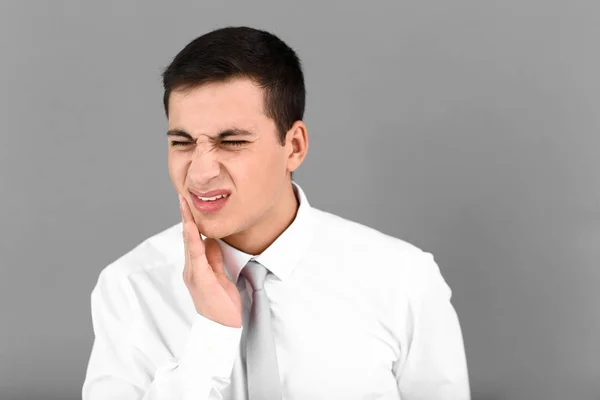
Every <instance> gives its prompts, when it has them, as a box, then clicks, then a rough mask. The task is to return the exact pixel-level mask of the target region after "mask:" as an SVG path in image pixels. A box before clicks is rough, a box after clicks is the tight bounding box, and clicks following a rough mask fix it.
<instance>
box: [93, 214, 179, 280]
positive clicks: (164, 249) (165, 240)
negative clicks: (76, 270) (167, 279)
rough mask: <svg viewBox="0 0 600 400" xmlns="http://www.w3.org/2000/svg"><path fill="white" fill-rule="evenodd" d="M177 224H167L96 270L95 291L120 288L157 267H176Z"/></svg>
mask: <svg viewBox="0 0 600 400" xmlns="http://www.w3.org/2000/svg"><path fill="white" fill-rule="evenodd" d="M182 251H183V243H182V240H181V223H178V224H176V225H173V226H170V227H168V228H166V229H164V230H162V231H160V232H157V233H155V234H153V235H152V236H150V237H148V238H146V239H144V240H143V241H141V242H140V243H138V244H137V245H136V246H135V247H133V248H132V249H131V250H129V251H127V252H126V253H125V254H123V255H121V256H120V257H118V258H117V259H115V260H114V261H112V262H111V263H109V264H108V265H106V266H105V267H104V268H103V269H102V270H101V271H100V273H99V275H98V280H97V283H96V287H95V289H94V290H95V291H100V290H102V289H104V288H106V289H124V285H127V282H128V281H129V280H130V278H131V277H133V276H139V275H146V274H149V273H151V272H154V271H155V270H157V269H168V270H170V271H173V270H176V269H177V268H178V267H179V264H181V262H183V253H182Z"/></svg>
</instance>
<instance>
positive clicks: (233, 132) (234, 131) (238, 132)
mask: <svg viewBox="0 0 600 400" xmlns="http://www.w3.org/2000/svg"><path fill="white" fill-rule="evenodd" d="M167 136H179V137H183V138H186V139H188V140H191V141H194V138H193V137H192V135H190V134H189V133H187V132H186V131H184V130H181V129H170V130H168V131H167ZM230 136H254V133H252V132H250V131H248V130H246V129H240V128H230V129H226V130H224V131H221V132H219V133H218V134H217V135H216V138H217V139H219V140H223V139H225V138H227V137H230Z"/></svg>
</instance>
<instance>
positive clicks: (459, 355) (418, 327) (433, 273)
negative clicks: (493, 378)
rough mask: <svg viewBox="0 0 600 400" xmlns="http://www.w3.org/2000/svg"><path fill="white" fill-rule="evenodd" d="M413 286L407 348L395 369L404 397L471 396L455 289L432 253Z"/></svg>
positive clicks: (441, 399)
mask: <svg viewBox="0 0 600 400" xmlns="http://www.w3.org/2000/svg"><path fill="white" fill-rule="evenodd" d="M424 255H425V262H424V263H419V264H418V265H417V266H416V267H417V268H415V270H414V275H413V278H414V279H413V280H411V281H410V283H409V285H410V289H409V290H408V293H409V298H408V313H407V321H406V326H407V332H406V343H405V345H406V349H405V351H403V354H404V355H403V357H402V360H400V361H399V362H398V363H397V364H396V365H395V369H394V373H395V376H396V381H397V382H398V389H399V392H400V394H401V396H402V399H405V400H425V399H427V400H449V399H452V400H469V399H470V397H471V395H470V385H469V377H468V370H467V360H466V354H465V349H464V343H463V337H462V332H461V328H460V324H459V320H458V315H457V313H456V310H455V309H454V307H453V306H452V304H451V302H450V299H451V296H452V291H451V289H450V287H449V286H448V285H447V283H446V282H445V280H444V278H443V277H442V275H441V273H440V270H439V267H438V266H437V264H436V263H435V261H434V259H433V256H432V255H431V254H430V253H424Z"/></svg>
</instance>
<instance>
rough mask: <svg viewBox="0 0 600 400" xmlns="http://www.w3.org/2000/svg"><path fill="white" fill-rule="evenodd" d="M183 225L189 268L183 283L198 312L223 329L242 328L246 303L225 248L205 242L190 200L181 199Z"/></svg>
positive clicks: (208, 239)
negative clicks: (233, 278) (229, 272)
mask: <svg viewBox="0 0 600 400" xmlns="http://www.w3.org/2000/svg"><path fill="white" fill-rule="evenodd" d="M179 200H180V207H179V210H180V211H181V218H182V221H183V243H184V248H185V267H184V269H183V280H184V282H185V285H186V287H187V289H188V291H189V292H190V295H191V296H192V300H193V301H194V305H195V306H196V311H198V312H199V313H200V314H201V315H203V316H204V317H206V318H208V319H211V320H213V321H215V322H218V323H220V324H221V325H226V326H230V327H233V328H240V327H241V326H242V300H241V297H240V293H239V291H238V289H237V287H236V285H235V284H234V283H233V282H232V281H231V279H229V277H228V276H227V274H226V272H225V269H224V265H223V255H222V253H221V248H220V247H219V244H218V243H217V241H216V240H215V239H212V238H207V239H206V240H202V237H201V236H200V232H199V231H198V227H197V226H196V222H195V221H194V217H193V216H192V212H191V210H190V207H189V205H188V203H187V200H186V199H185V198H183V197H182V196H181V195H180V196H179Z"/></svg>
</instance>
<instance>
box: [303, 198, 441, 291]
mask: <svg viewBox="0 0 600 400" xmlns="http://www.w3.org/2000/svg"><path fill="white" fill-rule="evenodd" d="M313 212H314V215H315V218H316V219H317V220H318V223H317V226H318V228H317V236H318V239H317V240H316V241H315V243H316V245H317V246H326V247H327V248H328V249H330V251H332V250H333V251H334V252H335V254H336V257H337V258H338V259H340V260H345V261H346V263H347V264H348V265H355V266H357V268H359V269H362V268H363V267H364V266H367V267H368V269H369V272H374V273H376V274H383V276H386V277H388V278H389V281H390V282H392V283H393V284H394V285H396V288H397V287H398V285H400V286H403V287H405V288H406V289H407V290H409V291H410V290H411V288H412V289H415V288H416V287H424V286H427V285H429V284H431V282H432V281H439V279H440V278H441V273H440V269H439V267H438V265H437V262H436V260H435V258H434V256H433V254H432V253H430V252H429V251H426V250H424V249H422V248H420V247H418V246H416V245H415V244H413V243H410V242H408V241H406V240H403V239H400V238H397V237H394V236H391V235H389V234H386V233H384V232H381V231H379V230H377V229H375V228H372V227H370V226H367V225H364V224H361V223H359V222H356V221H352V220H350V219H347V218H344V217H341V216H339V215H336V214H333V213H329V212H326V211H322V210H319V209H315V208H313ZM380 276H381V275H380ZM441 279H443V278H441Z"/></svg>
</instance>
